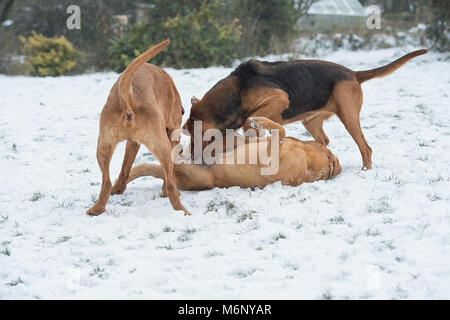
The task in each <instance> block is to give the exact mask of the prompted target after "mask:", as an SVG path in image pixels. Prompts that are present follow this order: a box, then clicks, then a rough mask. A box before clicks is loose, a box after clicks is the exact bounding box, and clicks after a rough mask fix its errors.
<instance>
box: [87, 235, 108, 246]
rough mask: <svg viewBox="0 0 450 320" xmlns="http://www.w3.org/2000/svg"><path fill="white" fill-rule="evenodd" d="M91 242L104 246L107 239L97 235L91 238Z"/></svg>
mask: <svg viewBox="0 0 450 320" xmlns="http://www.w3.org/2000/svg"><path fill="white" fill-rule="evenodd" d="M90 242H91V244H94V245H97V246H102V245H104V244H105V241H104V240H103V239H102V238H100V237H96V238H95V239H93V240H91V241H90Z"/></svg>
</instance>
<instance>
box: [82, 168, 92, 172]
mask: <svg viewBox="0 0 450 320" xmlns="http://www.w3.org/2000/svg"><path fill="white" fill-rule="evenodd" d="M89 172H91V170H89V168H86V169H83V171H81V173H89Z"/></svg>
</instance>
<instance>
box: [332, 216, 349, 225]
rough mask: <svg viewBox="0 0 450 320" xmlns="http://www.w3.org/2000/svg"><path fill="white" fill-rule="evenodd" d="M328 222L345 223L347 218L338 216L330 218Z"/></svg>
mask: <svg viewBox="0 0 450 320" xmlns="http://www.w3.org/2000/svg"><path fill="white" fill-rule="evenodd" d="M328 222H329V223H330V224H344V223H345V219H344V218H343V217H342V216H336V217H334V218H330V219H328Z"/></svg>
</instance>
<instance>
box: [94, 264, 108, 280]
mask: <svg viewBox="0 0 450 320" xmlns="http://www.w3.org/2000/svg"><path fill="white" fill-rule="evenodd" d="M90 276H91V277H94V276H97V277H99V278H100V279H106V278H107V277H108V274H107V273H106V271H105V269H104V268H101V267H99V266H96V267H95V268H94V269H93V270H92V271H91V273H90Z"/></svg>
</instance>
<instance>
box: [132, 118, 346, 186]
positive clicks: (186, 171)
mask: <svg viewBox="0 0 450 320" xmlns="http://www.w3.org/2000/svg"><path fill="white" fill-rule="evenodd" d="M250 123H251V125H252V126H253V127H255V128H260V129H263V128H264V129H268V130H270V131H271V132H273V130H278V132H279V135H278V137H279V139H278V141H272V140H271V138H270V137H267V138H264V140H263V141H265V142H262V141H261V140H258V141H257V142H253V143H252V142H250V143H245V144H241V145H239V146H237V147H236V149H234V150H232V151H229V152H227V153H224V154H222V155H221V157H223V158H222V160H221V161H220V163H215V164H212V165H209V166H207V165H195V164H185V163H181V164H176V165H175V181H176V184H177V186H178V187H179V188H180V189H182V190H207V189H212V188H214V187H219V188H228V187H233V186H239V187H242V188H256V187H259V188H263V187H265V186H267V185H268V184H271V183H274V182H277V181H281V183H282V184H284V185H290V186H298V185H300V184H302V183H304V182H314V181H317V180H326V179H329V178H332V177H335V176H336V175H338V174H339V173H341V171H342V169H341V166H340V164H339V160H338V159H337V158H336V157H335V156H334V155H333V154H332V153H331V151H330V150H329V149H327V148H326V147H325V146H323V145H321V144H319V143H317V142H313V141H310V142H302V141H300V140H297V139H295V138H290V137H289V138H285V130H284V128H283V127H282V126H281V125H279V124H278V123H276V122H273V121H271V120H269V119H267V118H264V117H255V118H252V119H251V121H250ZM265 139H267V140H265ZM271 143H280V145H279V168H278V171H277V172H276V173H275V174H273V175H263V174H261V169H262V166H264V164H263V163H262V162H263V161H262V160H261V159H260V158H258V159H257V162H256V164H238V163H239V162H238V161H237V160H238V159H237V157H238V156H237V155H238V154H241V155H245V157H246V159H249V158H250V156H249V153H253V154H259V153H258V152H256V153H255V149H257V148H261V147H264V148H265V147H267V148H270V144H271ZM227 157H228V158H231V159H234V162H233V163H231V164H225V163H226V158H227ZM142 176H153V177H156V178H160V179H163V178H164V170H163V168H162V167H161V166H159V165H155V164H141V165H139V166H136V167H134V168H133V169H131V172H130V177H129V180H128V182H131V181H133V180H135V179H137V178H139V177H142Z"/></svg>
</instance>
